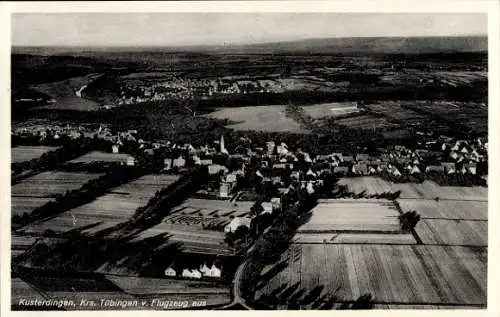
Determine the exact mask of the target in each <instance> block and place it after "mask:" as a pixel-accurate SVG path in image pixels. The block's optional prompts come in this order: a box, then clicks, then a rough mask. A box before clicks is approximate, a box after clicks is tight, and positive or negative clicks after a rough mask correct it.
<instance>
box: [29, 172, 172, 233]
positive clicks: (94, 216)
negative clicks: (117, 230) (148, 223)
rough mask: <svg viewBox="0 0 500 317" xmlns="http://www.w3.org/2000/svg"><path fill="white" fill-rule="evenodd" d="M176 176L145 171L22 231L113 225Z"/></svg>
mask: <svg viewBox="0 0 500 317" xmlns="http://www.w3.org/2000/svg"><path fill="white" fill-rule="evenodd" d="M177 179H178V176H173V175H162V174H158V175H146V176H143V177H140V178H138V179H136V180H134V181H132V182H129V183H127V184H124V185H121V186H118V187H115V188H114V189H112V190H111V192H110V193H108V194H106V195H104V196H101V197H99V198H97V199H96V200H94V201H93V202H91V203H88V204H85V205H82V206H79V207H77V208H74V209H72V210H70V211H67V212H65V213H63V214H60V215H58V216H57V217H55V218H52V219H49V220H46V221H43V222H39V223H33V224H31V225H28V226H27V227H25V228H23V229H22V230H23V232H26V233H34V234H42V233H43V232H44V231H45V230H48V229H49V230H53V231H55V232H67V231H69V230H82V231H83V232H85V233H89V234H91V233H95V232H97V231H100V230H103V229H106V228H110V227H113V226H115V225H117V224H118V223H120V222H123V221H126V220H127V219H128V218H130V217H131V216H132V215H133V214H134V213H135V211H136V209H137V208H138V207H141V206H144V205H145V204H146V203H147V202H148V200H149V199H150V198H151V197H153V196H154V195H155V193H156V191H158V190H160V189H162V188H165V187H167V186H168V185H169V184H172V183H173V182H175V181H176V180H177Z"/></svg>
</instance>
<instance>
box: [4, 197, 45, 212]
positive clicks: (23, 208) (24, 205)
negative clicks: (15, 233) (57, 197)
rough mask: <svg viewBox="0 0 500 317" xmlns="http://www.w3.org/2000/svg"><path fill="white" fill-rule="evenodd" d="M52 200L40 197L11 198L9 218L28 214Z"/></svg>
mask: <svg viewBox="0 0 500 317" xmlns="http://www.w3.org/2000/svg"><path fill="white" fill-rule="evenodd" d="M51 200H53V199H52V198H40V197H11V199H10V202H11V208H10V214H11V216H16V215H17V216H22V215H23V214H24V213H25V212H26V213H28V214H29V213H30V212H31V211H32V210H33V209H36V208H38V207H41V206H43V205H45V204H46V203H48V202H49V201H51Z"/></svg>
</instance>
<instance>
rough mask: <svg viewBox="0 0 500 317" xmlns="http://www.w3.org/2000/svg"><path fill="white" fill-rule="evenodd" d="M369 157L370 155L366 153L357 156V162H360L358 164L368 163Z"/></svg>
mask: <svg viewBox="0 0 500 317" xmlns="http://www.w3.org/2000/svg"><path fill="white" fill-rule="evenodd" d="M369 157H370V156H369V155H368V154H364V153H361V154H356V161H358V162H363V161H368V158H369Z"/></svg>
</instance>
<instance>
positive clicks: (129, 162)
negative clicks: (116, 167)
mask: <svg viewBox="0 0 500 317" xmlns="http://www.w3.org/2000/svg"><path fill="white" fill-rule="evenodd" d="M134 165H135V158H133V157H132V156H129V157H127V166H134Z"/></svg>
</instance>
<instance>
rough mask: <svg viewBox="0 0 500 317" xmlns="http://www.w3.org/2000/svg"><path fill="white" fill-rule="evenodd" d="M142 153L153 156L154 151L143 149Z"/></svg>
mask: <svg viewBox="0 0 500 317" xmlns="http://www.w3.org/2000/svg"><path fill="white" fill-rule="evenodd" d="M144 153H145V154H147V155H151V156H153V155H154V150H153V149H145V150H144Z"/></svg>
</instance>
